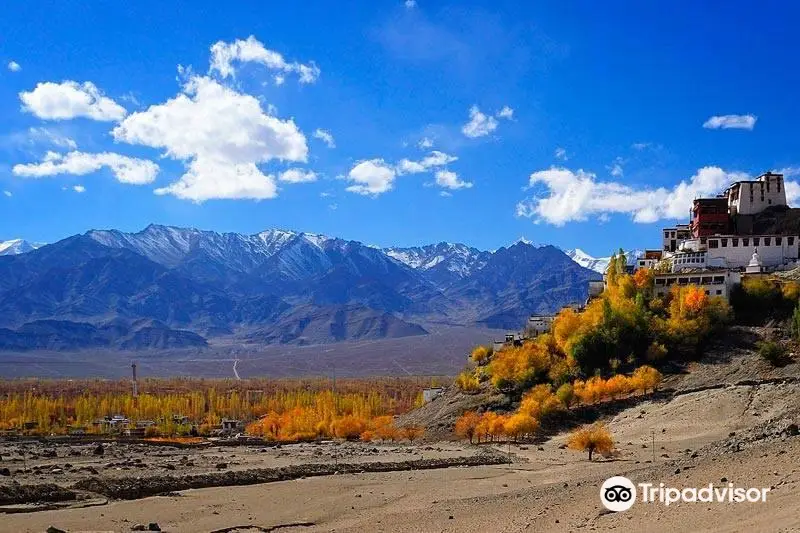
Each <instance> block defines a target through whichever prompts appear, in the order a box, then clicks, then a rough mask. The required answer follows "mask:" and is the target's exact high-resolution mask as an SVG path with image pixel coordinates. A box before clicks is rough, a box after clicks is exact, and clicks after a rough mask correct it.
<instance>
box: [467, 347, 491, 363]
mask: <svg viewBox="0 0 800 533" xmlns="http://www.w3.org/2000/svg"><path fill="white" fill-rule="evenodd" d="M491 356H492V347H491V346H476V347H475V348H474V349H473V350H472V354H470V357H471V358H472V360H473V361H474V362H475V363H477V364H479V365H485V364H486V363H488V362H489V358H490V357H491Z"/></svg>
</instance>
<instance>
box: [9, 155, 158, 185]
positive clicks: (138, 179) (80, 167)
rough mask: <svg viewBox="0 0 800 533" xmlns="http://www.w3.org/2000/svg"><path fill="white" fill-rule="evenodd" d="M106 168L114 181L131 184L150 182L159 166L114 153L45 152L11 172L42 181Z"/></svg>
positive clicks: (16, 166) (15, 166)
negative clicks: (41, 157)
mask: <svg viewBox="0 0 800 533" xmlns="http://www.w3.org/2000/svg"><path fill="white" fill-rule="evenodd" d="M102 168H108V169H109V170H111V173H112V174H114V177H116V178H117V181H119V182H121V183H129V184H132V185H143V184H146V183H151V182H153V181H154V180H155V179H156V175H157V174H158V170H159V168H158V165H156V164H155V163H153V162H152V161H148V160H146V159H136V158H132V157H127V156H124V155H120V154H115V153H113V152H102V153H97V154H89V153H85V152H77V151H76V152H69V153H67V154H59V153H56V152H48V153H47V154H46V155H45V157H44V159H43V160H42V161H41V162H39V163H28V164H21V165H14V168H13V169H12V172H13V173H14V174H15V175H17V176H23V177H26V178H43V177H46V176H56V175H58V174H72V175H75V176H83V175H85V174H91V173H93V172H97V171H98V170H100V169H102Z"/></svg>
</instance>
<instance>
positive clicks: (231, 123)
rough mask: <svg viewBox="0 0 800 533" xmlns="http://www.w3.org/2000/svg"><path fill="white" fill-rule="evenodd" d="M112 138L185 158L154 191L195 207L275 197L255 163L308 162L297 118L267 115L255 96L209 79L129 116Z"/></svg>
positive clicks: (273, 188)
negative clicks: (177, 174)
mask: <svg viewBox="0 0 800 533" xmlns="http://www.w3.org/2000/svg"><path fill="white" fill-rule="evenodd" d="M113 136H114V138H115V139H116V140H117V141H121V142H126V143H130V144H138V145H144V146H149V147H152V148H161V149H163V150H164V152H165V155H166V156H167V157H170V158H173V159H177V160H180V161H183V162H184V163H185V164H186V165H187V172H186V173H185V174H184V175H183V176H181V178H180V180H179V181H177V182H175V183H173V184H171V185H169V186H167V187H163V188H161V189H157V190H156V193H157V194H173V195H175V196H177V197H178V198H182V199H187V200H192V201H195V202H203V201H205V200H210V199H215V198H224V199H243V198H250V199H257V200H260V199H266V198H273V197H275V196H276V194H277V187H276V184H275V177H274V176H272V175H265V174H263V173H262V172H261V170H260V169H259V168H258V166H257V164H259V163H266V162H268V161H272V160H279V161H292V162H305V161H306V160H307V157H308V146H307V144H306V138H305V136H304V135H303V133H302V132H301V131H300V130H299V129H298V128H297V126H296V125H295V123H294V121H292V120H291V119H288V120H281V119H279V118H277V117H275V116H272V115H270V114H267V113H265V112H264V110H263V109H262V108H261V104H260V102H259V101H258V99H256V98H255V97H253V96H250V95H247V94H242V93H239V92H236V91H235V90H233V89H231V88H229V87H225V86H223V85H221V84H220V83H218V82H217V81H216V80H213V79H211V78H208V77H205V76H191V77H190V78H189V80H188V81H187V82H186V84H185V85H184V86H183V89H182V92H181V93H180V94H178V95H177V96H175V97H174V98H172V99H170V100H167V101H166V102H164V103H163V104H158V105H153V106H150V107H149V108H148V109H146V110H145V111H140V112H137V113H133V114H131V115H130V116H128V117H127V118H126V119H125V120H124V121H122V122H121V123H120V124H119V125H118V126H117V127H116V128H114V130H113Z"/></svg>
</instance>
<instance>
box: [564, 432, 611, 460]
mask: <svg viewBox="0 0 800 533" xmlns="http://www.w3.org/2000/svg"><path fill="white" fill-rule="evenodd" d="M567 447H568V448H569V449H570V450H575V451H579V452H589V460H590V461H591V460H592V455H593V454H594V453H595V452H598V453H601V454H606V453H610V452H611V450H612V449H614V440H613V439H612V438H611V433H609V431H608V430H607V429H606V428H605V426H604V425H602V424H600V423H595V424H592V425H591V426H583V427H581V428H579V429H577V430H576V431H574V432H573V433H572V434H571V435H570V436H569V438H568V439H567Z"/></svg>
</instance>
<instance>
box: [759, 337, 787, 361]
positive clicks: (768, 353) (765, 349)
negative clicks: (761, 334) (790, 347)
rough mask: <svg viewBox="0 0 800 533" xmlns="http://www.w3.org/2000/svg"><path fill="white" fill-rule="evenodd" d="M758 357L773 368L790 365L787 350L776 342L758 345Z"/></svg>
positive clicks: (765, 342)
mask: <svg viewBox="0 0 800 533" xmlns="http://www.w3.org/2000/svg"><path fill="white" fill-rule="evenodd" d="M758 355H760V356H761V358H762V359H763V360H765V361H767V362H768V363H770V364H771V365H772V366H785V365H786V364H787V363H789V357H788V356H787V354H786V348H785V347H784V346H783V345H782V344H780V343H777V342H775V341H764V342H762V343H759V345H758Z"/></svg>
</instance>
